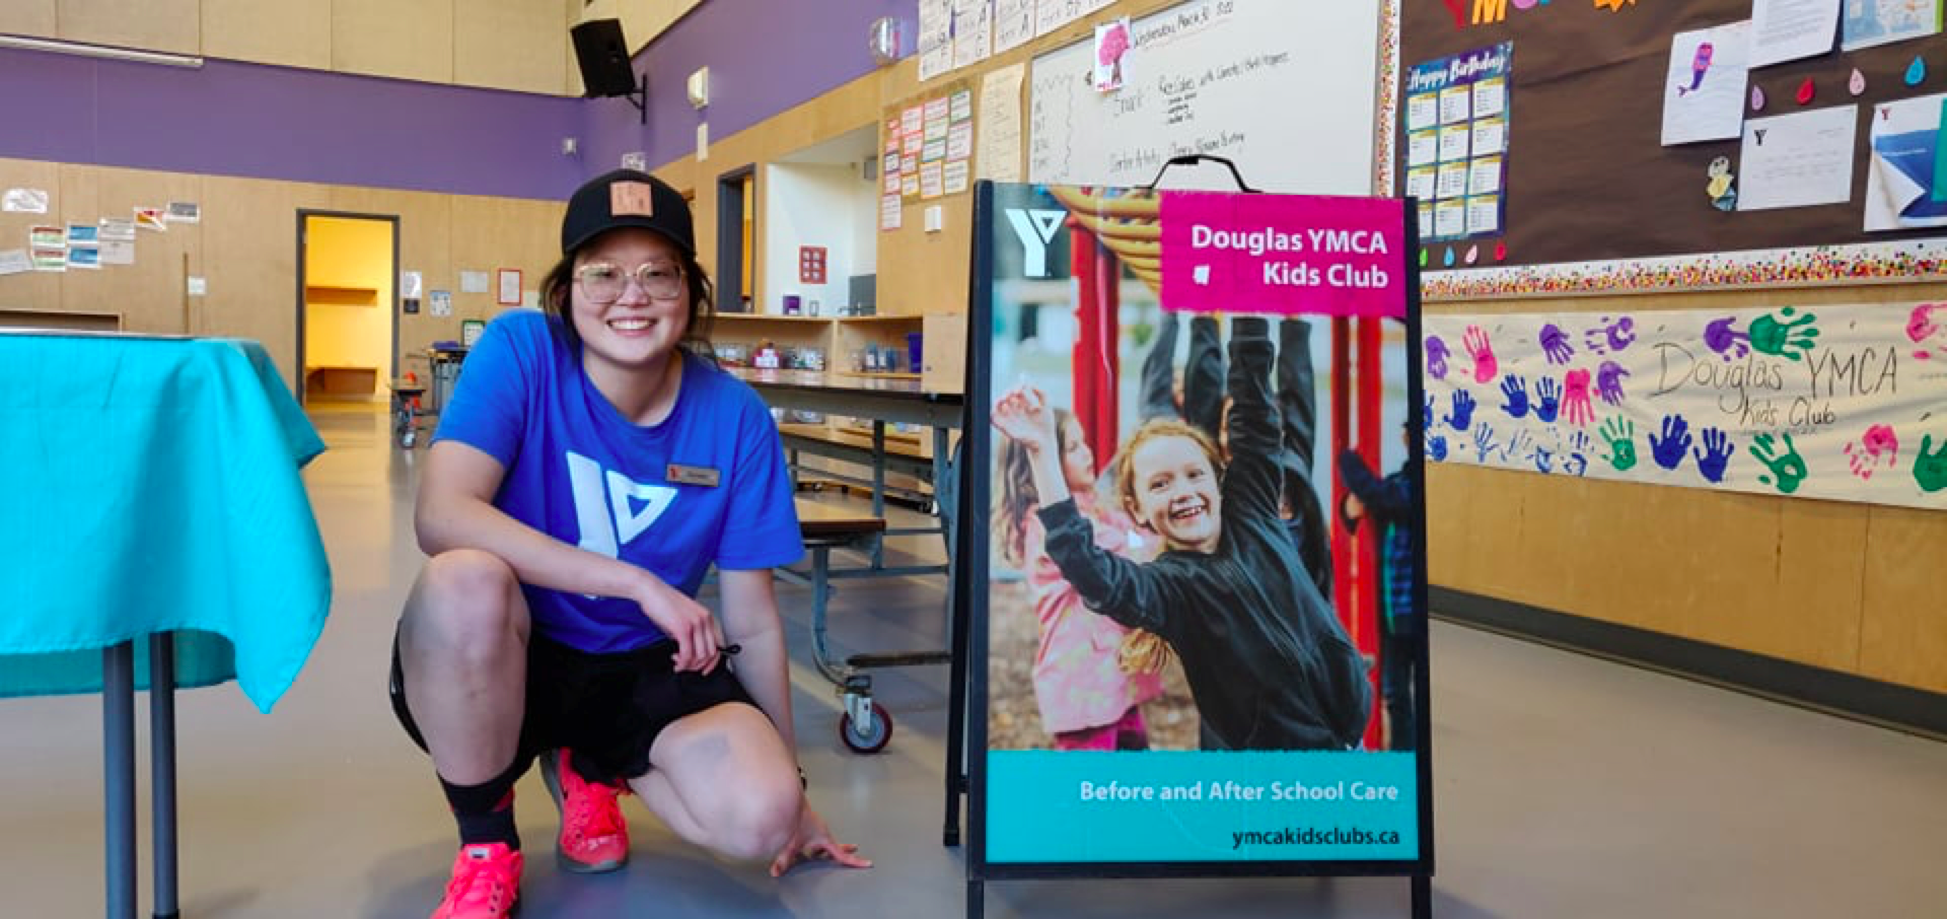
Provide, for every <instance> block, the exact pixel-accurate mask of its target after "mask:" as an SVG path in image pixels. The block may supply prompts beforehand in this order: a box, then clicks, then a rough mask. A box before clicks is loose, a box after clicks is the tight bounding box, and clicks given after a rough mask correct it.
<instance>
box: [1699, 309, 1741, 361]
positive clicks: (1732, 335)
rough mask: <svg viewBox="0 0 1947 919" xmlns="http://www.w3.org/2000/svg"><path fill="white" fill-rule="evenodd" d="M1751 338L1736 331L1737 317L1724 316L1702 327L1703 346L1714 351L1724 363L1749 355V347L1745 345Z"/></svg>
mask: <svg viewBox="0 0 1947 919" xmlns="http://www.w3.org/2000/svg"><path fill="white" fill-rule="evenodd" d="M1750 340H1751V336H1749V335H1746V334H1744V333H1743V332H1740V331H1738V330H1737V317H1736V316H1725V317H1724V318H1722V319H1716V320H1712V321H1711V323H1710V324H1709V325H1707V326H1704V345H1705V346H1707V347H1709V348H1710V350H1712V351H1715V352H1717V353H1718V355H1720V356H1721V357H1723V358H1724V360H1726V361H1731V360H1736V359H1737V358H1740V357H1743V356H1745V355H1746V354H1750V353H1751V346H1750V345H1748V344H1745V342H1748V341H1750Z"/></svg>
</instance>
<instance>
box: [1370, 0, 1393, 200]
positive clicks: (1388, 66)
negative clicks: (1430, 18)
mask: <svg viewBox="0 0 1947 919" xmlns="http://www.w3.org/2000/svg"><path fill="white" fill-rule="evenodd" d="M1378 76H1379V92H1378V96H1379V120H1378V121H1377V122H1376V123H1375V124H1374V125H1373V130H1372V152H1373V158H1372V193H1373V194H1374V195H1377V196H1379V197H1381V198H1390V197H1392V196H1393V194H1394V189H1393V135H1395V134H1397V133H1399V131H1398V128H1399V124H1398V121H1399V0H1380V2H1379V75H1378Z"/></svg>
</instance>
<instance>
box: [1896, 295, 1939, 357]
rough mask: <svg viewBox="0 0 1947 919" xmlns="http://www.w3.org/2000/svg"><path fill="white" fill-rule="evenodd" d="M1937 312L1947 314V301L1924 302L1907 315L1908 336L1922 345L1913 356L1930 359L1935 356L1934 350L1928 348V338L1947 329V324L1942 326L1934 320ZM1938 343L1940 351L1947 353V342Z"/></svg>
mask: <svg viewBox="0 0 1947 919" xmlns="http://www.w3.org/2000/svg"><path fill="white" fill-rule="evenodd" d="M1936 313H1938V314H1940V315H1943V316H1947V303H1922V304H1920V305H1919V306H1916V307H1914V308H1913V312H1912V313H1909V314H1908V315H1907V320H1906V337H1907V338H1910V339H1912V340H1913V343H1914V344H1916V345H1919V346H1920V349H1919V350H1917V351H1915V352H1913V356H1914V357H1915V358H1917V359H1919V360H1923V361H1924V360H1929V359H1931V358H1932V357H1933V352H1931V351H1928V350H1927V347H1926V344H1927V339H1929V338H1932V337H1934V336H1935V335H1939V334H1940V333H1941V332H1942V331H1944V330H1947V326H1942V325H1941V324H1940V323H1938V322H1935V321H1934V318H1933V317H1934V315H1935V314H1936ZM1941 337H1942V338H1947V335H1942V336H1941ZM1937 344H1938V346H1939V350H1940V353H1942V354H1947V342H1939V343H1937Z"/></svg>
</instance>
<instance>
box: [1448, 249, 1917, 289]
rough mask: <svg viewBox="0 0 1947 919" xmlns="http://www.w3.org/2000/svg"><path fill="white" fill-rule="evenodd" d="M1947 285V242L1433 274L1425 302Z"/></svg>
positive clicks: (1570, 263)
mask: <svg viewBox="0 0 1947 919" xmlns="http://www.w3.org/2000/svg"><path fill="white" fill-rule="evenodd" d="M1938 280H1947V238H1935V239H1908V240H1901V241H1899V242H1886V243H1857V244H1853V245H1845V246H1815V247H1805V248H1793V249H1752V250H1748V251H1744V252H1721V253H1706V254H1699V255H1674V256H1662V257H1657V258H1643V259H1614V260H1609V261H1600V262H1560V263H1556V264H1548V265H1519V266H1512V267H1506V268H1474V269H1464V270H1456V271H1429V272H1426V273H1424V274H1422V275H1421V281H1420V296H1421V297H1423V298H1424V299H1426V300H1443V301H1457V300H1476V299H1503V298H1507V297H1549V296H1573V295H1588V294H1627V293H1655V292H1667V291H1681V290H1696V289H1699V288H1739V287H1772V286H1807V285H1817V284H1827V283H1842V282H1843V283H1861V282H1899V283H1910V282H1919V281H1938Z"/></svg>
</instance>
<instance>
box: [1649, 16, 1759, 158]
mask: <svg viewBox="0 0 1947 919" xmlns="http://www.w3.org/2000/svg"><path fill="white" fill-rule="evenodd" d="M1750 44H1751V23H1750V22H1749V21H1748V20H1747V21H1744V22H1733V23H1729V24H1727V25H1721V26H1715V27H1712V28H1708V29H1698V30H1696V31H1694V32H1679V33H1677V34H1676V35H1674V36H1672V37H1671V38H1670V67H1669V72H1668V73H1667V74H1665V75H1664V78H1663V146H1665V147H1670V146H1675V145H1677V144H1694V143H1696V142H1698V141H1704V140H1728V139H1731V138H1734V137H1737V136H1739V135H1740V134H1742V133H1743V132H1744V83H1745V79H1744V77H1745V73H1746V64H1745V62H1746V60H1747V59H1748V58H1749V54H1750Z"/></svg>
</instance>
